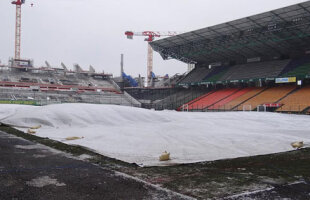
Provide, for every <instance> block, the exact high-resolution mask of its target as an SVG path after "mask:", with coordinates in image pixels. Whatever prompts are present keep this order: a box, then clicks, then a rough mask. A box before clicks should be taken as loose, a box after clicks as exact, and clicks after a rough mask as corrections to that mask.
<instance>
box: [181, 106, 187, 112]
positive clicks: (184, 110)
mask: <svg viewBox="0 0 310 200" xmlns="http://www.w3.org/2000/svg"><path fill="white" fill-rule="evenodd" d="M182 111H183V112H188V104H184V105H183V106H182Z"/></svg>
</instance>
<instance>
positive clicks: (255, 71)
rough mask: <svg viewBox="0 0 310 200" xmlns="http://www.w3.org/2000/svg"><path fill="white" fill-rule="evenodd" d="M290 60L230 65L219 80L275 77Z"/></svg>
mask: <svg viewBox="0 0 310 200" xmlns="http://www.w3.org/2000/svg"><path fill="white" fill-rule="evenodd" d="M289 61H290V60H274V61H268V62H256V63H247V64H243V65H235V66H232V67H231V68H230V69H229V70H228V71H227V72H226V73H225V74H224V75H223V76H222V77H221V78H219V81H226V80H242V79H257V78H266V77H269V78H276V77H277V76H278V75H279V74H280V73H281V72H282V70H283V69H284V68H285V67H286V65H287V64H288V63H289Z"/></svg>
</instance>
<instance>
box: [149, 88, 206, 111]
mask: <svg viewBox="0 0 310 200" xmlns="http://www.w3.org/2000/svg"><path fill="white" fill-rule="evenodd" d="M205 93H206V91H205V90H194V91H193V90H186V89H185V90H180V91H178V92H177V93H175V94H172V95H170V96H168V97H166V98H164V99H162V100H159V101H156V102H154V104H155V106H154V107H155V109H158V110H163V109H177V108H179V110H180V109H181V108H180V106H181V105H183V104H185V103H187V102H191V101H192V100H193V99H196V98H198V97H200V96H201V95H203V94H205Z"/></svg>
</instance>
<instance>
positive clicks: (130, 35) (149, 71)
mask: <svg viewBox="0 0 310 200" xmlns="http://www.w3.org/2000/svg"><path fill="white" fill-rule="evenodd" d="M178 34H181V32H176V31H169V32H160V31H144V32H133V31H126V32H125V35H126V36H127V38H128V39H133V36H145V37H146V38H145V39H144V41H147V42H148V50H147V85H148V86H150V83H151V77H152V72H153V49H152V47H151V45H150V44H149V42H152V41H154V39H155V38H156V37H162V36H175V35H178Z"/></svg>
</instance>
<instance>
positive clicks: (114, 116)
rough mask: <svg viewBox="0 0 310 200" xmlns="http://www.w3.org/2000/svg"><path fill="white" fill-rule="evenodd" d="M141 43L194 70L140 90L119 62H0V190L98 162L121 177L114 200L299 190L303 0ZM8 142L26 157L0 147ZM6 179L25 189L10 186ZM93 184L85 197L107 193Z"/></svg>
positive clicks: (308, 41)
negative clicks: (100, 66) (110, 65)
mask: <svg viewBox="0 0 310 200" xmlns="http://www.w3.org/2000/svg"><path fill="white" fill-rule="evenodd" d="M149 45H150V46H151V47H152V49H153V50H154V51H156V52H158V53H159V54H160V56H161V57H162V58H163V59H164V60H168V59H173V60H178V61H181V62H184V63H187V64H189V65H191V66H195V67H194V68H193V69H191V70H189V71H188V72H186V73H184V74H181V75H180V74H176V75H174V76H172V77H170V78H169V77H168V76H165V77H162V78H159V77H155V75H154V76H153V75H150V76H149V77H147V78H150V81H151V84H150V85H148V87H144V84H143V83H141V82H143V77H139V78H136V79H135V78H133V77H131V76H130V75H127V74H126V73H124V70H123V60H122V61H121V74H120V76H119V77H114V76H113V75H112V74H107V73H104V72H96V70H95V69H94V68H93V67H92V66H90V67H89V70H84V69H82V67H80V66H79V65H78V64H75V65H74V66H73V70H71V69H68V67H67V66H66V65H65V64H63V63H62V64H61V67H53V66H51V65H50V64H49V63H48V62H46V66H44V67H35V66H34V65H33V61H32V60H29V59H20V58H18V59H16V58H12V59H10V62H9V64H8V65H0V119H1V120H0V125H1V126H0V133H1V134H2V133H3V135H1V134H0V141H2V142H0V144H1V146H0V152H1V151H4V154H3V155H4V156H2V158H1V157H0V161H1V162H0V178H1V179H2V180H3V181H0V186H1V185H2V186H3V187H2V188H6V189H4V190H1V189H0V197H2V198H3V199H9V198H10V199H12V198H13V199H14V198H15V197H16V198H21V197H22V196H20V195H24V194H26V193H27V191H31V192H34V193H36V192H38V191H37V190H36V189H29V188H31V187H33V188H35V187H36V184H38V182H40V183H42V179H39V181H38V179H32V180H28V179H27V176H30V175H27V174H26V175H25V177H24V174H23V172H28V171H35V170H37V171H38V172H39V173H38V174H40V173H42V174H44V173H49V172H50V171H52V172H53V173H55V174H56V171H57V170H58V171H57V173H60V175H57V177H56V175H54V176H55V177H54V178H55V179H56V178H57V180H58V181H59V182H56V183H55V184H54V185H55V187H56V186H57V187H62V186H64V185H66V184H68V185H69V182H70V181H69V180H67V179H66V178H64V177H63V176H62V175H61V173H62V172H61V171H59V170H68V173H72V171H74V170H81V174H83V173H87V175H85V177H84V175H72V174H70V175H68V176H72V177H80V178H79V181H82V179H83V180H84V181H85V180H88V179H90V177H89V176H90V175H89V174H92V173H95V172H96V173H98V174H99V175H98V174H95V175H94V177H96V178H98V177H101V175H102V174H101V172H99V171H100V170H101V168H103V169H104V170H106V171H107V172H105V173H107V174H109V175H107V176H108V177H112V176H113V177H114V174H116V176H117V177H119V176H122V177H123V178H121V181H120V182H121V183H122V184H124V185H125V186H122V184H120V183H119V182H117V181H119V180H118V178H116V179H117V181H116V179H113V181H115V183H114V182H113V181H111V182H113V184H115V185H113V186H111V188H112V190H116V192H115V191H114V192H112V193H110V191H109V192H108V194H109V195H110V194H113V195H115V196H114V199H127V198H128V199H138V196H139V195H141V196H143V198H141V199H284V198H287V199H309V198H310V196H309V194H310V185H309V180H310V173H309V167H310V165H309V163H310V162H309V160H310V154H309V153H310V150H309V145H310V126H309V124H310V118H309V116H308V115H310V2H309V1H306V2H304V3H299V4H295V5H291V6H288V7H284V8H279V9H276V10H272V11H269V12H265V13H261V14H257V15H253V16H248V17H245V18H241V19H238V20H234V21H229V22H226V23H222V24H218V25H215V26H210V27H206V28H202V29H199V30H194V31H190V32H186V33H182V34H177V35H174V36H171V37H166V38H164V39H159V40H155V41H149ZM122 57H123V56H122ZM150 73H152V71H150ZM148 75H149V74H148ZM16 136H17V137H16ZM17 138H24V139H26V140H27V141H29V143H27V144H24V142H25V141H22V140H21V141H19V140H18V139H17ZM6 141H10V142H8V143H6ZM9 143H12V144H13V143H14V144H15V146H14V148H16V149H18V151H23V153H20V154H23V155H26V156H24V157H23V156H21V155H17V153H16V154H14V153H12V151H9V149H10V148H11V147H10V146H9V145H10V144H9ZM25 143H26V142H25ZM36 145H39V146H36ZM40 145H41V146H40ZM43 145H44V147H43ZM2 146H3V148H2ZM49 148H53V150H50V149H49ZM42 149H43V150H42ZM55 149H57V151H61V152H65V153H63V154H64V155H63V154H62V153H59V152H58V153H57V152H56V153H55V151H56V150H55ZM16 151H17V150H16ZM27 151H29V152H30V153H29V154H27V153H25V152H27ZM53 151H54V153H53ZM45 153H46V155H45ZM43 154H44V155H43ZM59 155H61V156H62V157H61V158H60V159H59V158H58V159H59V160H57V159H56V156H59ZM15 156H16V157H15ZM19 156H20V157H19ZM21 157H23V158H25V159H26V158H27V159H29V160H30V161H29V163H30V164H29V166H27V167H21V168H17V167H15V168H13V167H14V166H13V167H12V166H11V164H12V163H15V162H16V166H17V165H19V166H22V165H23V162H25V163H27V162H26V161H16V160H22V158H21ZM28 157H29V158H28ZM50 157H53V159H55V160H53V162H55V163H58V162H59V163H61V160H63V162H67V161H65V160H66V159H68V163H75V162H76V165H75V164H74V165H73V164H70V165H69V164H68V163H67V164H66V165H64V164H58V165H55V166H54V167H53V168H51V167H50V166H51V165H53V162H52V161H47V160H43V159H47V158H50ZM54 157H55V158H54ZM73 157H74V158H73ZM15 158H17V159H15ZM38 159H42V161H41V160H38ZM70 159H71V160H70ZM6 160H10V162H9V163H10V165H9V164H8V165H7V166H6V164H3V165H4V166H3V167H2V164H1V163H5V161H6ZM72 160H74V161H72ZM84 162H85V163H86V164H85V163H84ZM33 163H35V164H36V163H40V165H38V166H36V165H35V164H33ZM42 163H47V164H46V166H45V164H43V165H44V166H41V165H42ZM25 165H26V164H25ZM86 165H87V166H88V165H89V166H92V167H89V166H88V167H84V166H86ZM75 166H79V167H75ZM81 166H82V167H81ZM11 168H12V169H11ZM99 168H100V169H99ZM72 169H74V170H72ZM83 170H89V172H85V171H83ZM97 170H98V172H97ZM11 173H12V174H14V175H12V174H11ZM19 173H20V174H19ZM63 173H67V171H65V172H63ZM78 173H79V172H78ZM111 174H113V175H111ZM92 175H93V174H92ZM49 176H52V175H49ZM104 176H106V175H104ZM104 176H103V175H102V177H104ZM11 177H14V178H16V179H18V180H19V181H20V182H18V181H15V180H14V181H13V180H11ZM20 177H22V178H20ZM42 177H45V178H46V176H43V175H42ZM42 177H41V178H42ZM45 178H44V180H45ZM52 178H53V177H52ZM68 179H69V178H68ZM73 179H74V178H72V180H73ZM48 180H49V181H50V182H51V180H54V179H48ZM74 180H75V179H74ZM124 180H126V181H127V180H130V181H133V182H135V184H141V185H142V186H141V185H138V186H135V184H133V183H132V182H130V181H129V182H128V183H127V182H126V183H125V181H124ZM9 181H11V182H9ZM36 181H37V182H36ZM66 181H67V182H66ZM79 181H75V183H77V182H79ZM100 181H102V180H100ZM122 181H123V182H122ZM17 182H18V184H20V185H23V184H24V185H26V186H19V187H20V188H22V189H20V191H19V193H18V192H16V191H15V190H16V188H15V187H13V186H16V185H14V184H17ZM24 182H25V183H24ZM43 182H44V181H43ZM9 183H10V184H9ZM75 183H74V184H75ZM83 183H84V182H83ZM100 183H101V182H100ZM89 184H90V185H91V184H92V183H89ZM118 184H120V185H121V186H120V188H121V187H124V188H126V189H118ZM52 185H53V184H52ZM86 185H87V183H86ZM129 185H131V186H132V188H131V186H130V187H129ZM53 187H54V186H53ZM82 187H84V186H82ZM94 187H95V186H94ZM97 187H98V188H100V189H98V191H97V189H96V188H97ZM135 187H137V188H138V192H136V190H135V189H133V188H135ZM42 188H45V186H42ZM108 188H109V187H108ZM111 188H109V190H111ZM128 188H129V189H128ZM141 188H144V189H143V192H142V189H141ZM69 189H70V190H69V191H71V190H72V188H69ZM127 189H128V191H127ZM5 190H6V191H5ZM92 190H93V191H95V192H93V193H91V195H94V196H92V197H93V198H91V199H101V198H103V197H104V196H96V195H97V194H99V193H100V192H99V190H102V191H105V190H107V191H108V189H106V188H105V186H104V184H103V185H101V184H100V186H97V185H96V187H95V189H93V188H92ZM119 190H122V192H121V191H119ZM131 190H132V191H135V192H132V191H131ZM55 191H56V190H55ZM72 191H73V190H72ZM74 192H76V193H79V192H84V191H83V190H81V191H78V192H77V191H74ZM96 192H98V193H96ZM131 192H132V193H131ZM86 193H87V192H86ZM65 194H67V193H65ZM83 194H84V193H83ZM41 195H43V194H41ZM68 195H69V193H68ZM113 195H112V196H113ZM126 195H127V196H126ZM130 195H132V196H130ZM135 195H136V196H135ZM144 195H145V196H144ZM43 197H47V196H44V195H43ZM48 197H49V198H51V196H48ZM126 197H127V198H126ZM64 198H65V197H64ZM68 198H69V197H68ZM80 198H81V199H83V198H82V196H81V197H80ZM88 198H89V197H88ZM106 198H107V199H110V198H111V197H110V196H106ZM26 199H31V198H29V197H27V198H26ZM47 199H48V198H47ZM65 199H66V198H65ZM69 199H70V198H69ZM77 199H79V198H77ZM111 199H113V198H111ZM139 199H140V198H139Z"/></svg>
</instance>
